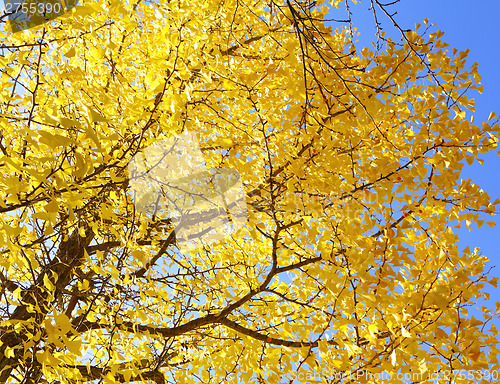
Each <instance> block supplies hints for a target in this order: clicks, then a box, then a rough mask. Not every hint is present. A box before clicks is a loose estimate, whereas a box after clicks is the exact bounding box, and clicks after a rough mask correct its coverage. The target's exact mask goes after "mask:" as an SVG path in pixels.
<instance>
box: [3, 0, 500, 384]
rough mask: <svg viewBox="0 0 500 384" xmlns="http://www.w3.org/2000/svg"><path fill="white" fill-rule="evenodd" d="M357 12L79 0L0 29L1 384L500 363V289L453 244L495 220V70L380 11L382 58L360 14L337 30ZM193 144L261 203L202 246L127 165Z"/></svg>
mask: <svg viewBox="0 0 500 384" xmlns="http://www.w3.org/2000/svg"><path fill="white" fill-rule="evenodd" d="M353 3H354V1H353V2H352V3H351V2H350V0H347V1H340V0H330V1H324V0H317V1H310V0H304V1H299V0H286V1H279V0H271V1H247V0H211V1H200V0H151V1H146V0H142V1H141V0H104V1H101V0H99V1H97V0H84V1H80V2H79V5H78V6H76V7H74V8H73V9H71V10H70V11H68V12H66V13H65V14H64V15H62V16H60V17H57V18H54V19H53V20H51V21H48V22H46V23H45V24H41V25H39V26H36V27H33V28H30V29H27V30H24V31H18V32H15V33H12V32H9V31H5V32H3V33H2V35H1V41H0V48H1V49H2V57H1V58H0V61H1V63H2V76H1V81H0V95H1V104H0V134H1V135H0V150H1V156H0V168H1V172H0V190H1V194H0V195H1V198H0V212H1V215H0V284H1V285H0V294H1V299H0V320H1V322H0V383H87V382H94V383H115V382H116V383H128V382H144V383H148V382H149V383H167V382H171V383H221V382H237V383H240V382H244V383H250V382H255V383H264V382H273V383H274V382H275V383H277V382H295V383H312V382H320V381H321V380H323V379H324V380H326V381H327V382H343V381H346V380H352V381H354V382H367V381H368V382H382V381H383V382H394V383H399V382H401V374H408V375H409V374H415V373H417V374H420V375H421V378H420V379H419V380H413V381H421V382H425V381H429V380H431V379H432V378H433V377H434V378H436V377H437V376H432V375H437V374H439V375H441V376H439V378H440V379H448V380H451V379H454V378H457V376H456V374H457V373H463V372H464V370H467V372H469V373H471V372H472V373H475V374H476V376H477V373H478V372H480V371H481V370H487V371H488V372H494V371H495V370H497V369H498V360H497V354H498V341H497V338H496V337H497V334H498V332H497V330H496V328H495V326H494V325H493V321H494V320H495V318H498V314H499V309H500V305H499V304H496V307H495V305H489V306H482V307H480V308H479V309H478V310H475V312H474V313H473V308H474V307H475V306H477V303H479V302H488V303H492V301H491V300H489V297H488V295H487V293H485V292H484V287H485V284H492V285H495V286H496V280H497V279H496V278H493V276H492V275H491V274H489V273H488V270H489V264H488V259H487V258H486V256H484V255H482V254H481V252H480V251H479V250H478V249H474V250H471V249H469V248H466V249H460V248H459V247H458V237H457V234H456V228H458V227H460V226H461V225H464V226H467V227H471V226H475V224H477V226H481V225H482V224H483V223H484V221H485V220H486V221H487V224H489V225H494V221H493V218H492V217H491V216H494V215H495V213H496V212H497V207H496V203H495V202H492V201H490V200H491V199H490V196H489V195H488V194H487V193H486V192H484V191H483V190H481V189H480V187H479V186H477V185H475V184H473V183H472V181H471V180H463V179H461V178H460V171H461V169H462V167H463V166H464V165H466V164H471V163H472V162H473V161H475V159H478V160H480V158H479V157H478V156H479V155H480V154H481V153H486V152H489V151H494V150H496V148H497V142H498V139H499V125H498V119H497V117H496V115H495V114H493V113H492V115H491V116H490V120H489V121H487V122H480V123H477V122H474V120H473V117H472V116H473V115H472V113H473V112H474V100H473V99H472V98H471V94H472V95H473V94H474V92H475V91H481V89H482V86H481V85H480V80H481V78H480V76H479V75H478V72H477V66H476V65H475V64H473V65H470V64H468V63H467V62H466V58H467V52H458V51H456V50H455V49H451V48H448V47H447V45H446V44H445V43H444V42H443V41H442V40H441V38H442V35H443V33H442V32H440V31H437V30H435V28H433V27H432V26H431V25H429V24H428V21H427V20H425V21H422V22H423V25H417V26H416V27H415V28H414V29H413V30H411V31H408V30H406V29H402V28H401V27H400V26H399V25H398V24H397V22H396V20H393V18H394V16H393V15H394V12H395V9H397V2H394V3H391V4H384V3H381V2H380V1H378V0H371V1H368V0H362V2H361V3H362V5H363V4H364V5H365V6H366V7H368V6H371V7H372V10H373V14H374V16H375V20H376V22H377V24H376V25H377V26H378V36H376V38H377V41H378V42H377V43H376V44H375V45H374V46H373V48H371V49H370V48H366V47H365V48H363V47H361V46H359V45H357V43H356V41H355V40H356V32H355V27H356V25H355V23H354V21H353V19H351V18H349V20H338V21H335V22H333V21H328V19H329V18H335V15H336V14H340V15H344V14H347V15H349V14H350V8H349V7H351V6H353ZM346 7H347V8H346ZM332 15H333V17H332ZM342 17H343V16H342ZM383 20H385V22H384V21H383ZM2 21H5V17H4V18H2ZM383 28H386V30H387V28H391V31H392V32H391V33H389V34H387V35H385V34H384V33H385V31H384V30H383ZM389 36H392V38H389ZM394 36H397V38H395V37H394ZM374 37H375V36H374ZM186 132H190V133H192V134H194V135H195V136H196V138H197V140H198V141H199V147H200V150H201V152H202V154H203V160H204V162H205V164H206V165H207V167H210V168H212V169H221V168H222V169H224V168H227V169H231V170H234V171H235V172H237V173H238V175H239V177H240V180H241V183H242V186H243V188H244V192H245V195H246V196H245V200H246V208H247V212H248V220H247V221H245V223H244V225H242V226H241V228H239V229H238V230H236V231H233V232H232V233H231V234H230V235H229V236H227V237H225V238H223V239H221V240H218V241H215V242H212V243H210V244H209V245H205V246H203V247H198V248H194V249H189V250H184V249H182V248H180V247H179V246H178V243H177V241H176V235H175V230H174V227H173V224H172V218H171V217H169V215H168V211H166V210H163V211H160V212H159V213H158V214H149V213H148V212H147V211H141V210H138V209H137V207H136V205H135V204H134V196H133V194H132V192H131V182H130V181H131V180H130V174H129V164H130V162H131V160H132V159H133V158H134V156H136V155H138V154H141V153H143V151H144V150H145V149H146V148H148V147H150V146H151V145H154V144H155V143H159V142H162V141H164V140H168V139H169V138H172V137H176V135H181V134H185V133H186ZM497 372H498V371H497ZM382 373H385V374H387V375H389V376H386V377H384V378H382V376H381V374H382ZM396 374H400V376H399V377H398V376H397V375H396ZM391 375H392V376H391ZM446 375H447V376H446ZM410 378H411V376H410ZM483 378H484V377H483ZM472 379H473V378H471V377H470V375H469V376H468V377H466V378H465V380H466V381H467V380H469V381H471V380H472ZM476 379H477V377H476Z"/></svg>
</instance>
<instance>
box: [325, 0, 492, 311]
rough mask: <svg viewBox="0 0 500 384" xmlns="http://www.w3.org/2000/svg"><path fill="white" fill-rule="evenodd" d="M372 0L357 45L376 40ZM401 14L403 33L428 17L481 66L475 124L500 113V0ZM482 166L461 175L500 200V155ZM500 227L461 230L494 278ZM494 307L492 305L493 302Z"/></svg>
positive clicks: (357, 17)
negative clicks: (481, 85)
mask: <svg viewBox="0 0 500 384" xmlns="http://www.w3.org/2000/svg"><path fill="white" fill-rule="evenodd" d="M369 6H370V1H368V0H361V2H360V4H358V6H356V7H352V8H351V11H352V12H353V25H354V26H355V27H357V28H358V31H359V32H361V36H360V37H359V43H361V44H362V45H369V44H370V41H372V40H373V39H374V36H375V24H374V20H373V13H372V11H370V10H368V8H369ZM388 9H390V10H392V12H397V14H396V15H395V16H394V18H395V19H396V21H397V22H398V24H399V25H400V26H401V28H402V29H414V26H415V24H416V23H420V24H423V20H424V19H425V18H428V19H429V23H430V24H435V26H434V27H433V29H431V32H434V31H435V30H441V31H443V32H444V33H445V35H444V36H443V37H442V40H443V41H445V42H446V43H448V44H449V45H450V47H449V49H450V50H451V48H452V47H455V48H457V49H458V50H465V49H469V50H470V53H469V56H468V63H469V65H472V64H473V63H474V62H477V63H478V70H479V74H480V75H481V77H482V80H483V81H482V82H483V84H484V91H483V93H482V94H479V93H477V92H476V93H470V97H473V98H474V99H475V101H476V113H475V117H474V119H475V122H476V123H478V122H481V121H486V120H487V119H488V116H489V114H490V112H492V111H495V112H496V113H497V115H500V102H499V98H500V70H499V63H500V21H499V20H498V15H499V14H500V2H498V0H481V1H474V2H473V1H470V0H454V1H452V0H433V1H431V0H418V1H415V0H401V1H400V2H399V3H398V4H396V5H394V6H392V7H390V8H388ZM339 13H340V14H336V12H335V11H334V12H331V13H330V16H331V17H334V18H337V19H340V18H342V16H344V13H343V12H339ZM379 13H380V14H379V15H378V17H379V21H381V22H383V25H384V26H385V28H384V30H385V31H386V32H387V33H388V34H389V35H391V36H393V38H394V39H396V38H397V39H398V40H399V37H398V35H397V34H396V33H395V31H394V27H393V26H392V24H391V23H390V21H389V20H388V18H387V17H386V16H385V15H383V14H382V13H381V12H379ZM482 158H483V159H484V164H483V165H480V164H479V163H478V162H475V163H474V164H473V165H472V166H468V165H466V166H465V167H464V168H463V170H462V174H461V177H462V178H464V179H468V178H470V179H472V180H473V182H474V183H475V184H477V185H479V186H480V187H481V188H482V189H483V190H485V191H486V192H488V193H489V194H490V196H491V197H492V200H493V201H494V200H495V199H496V198H500V156H499V155H498V153H497V152H494V153H490V154H483V155H482ZM494 219H495V221H496V222H497V227H495V228H491V227H489V226H487V225H483V226H482V227H481V228H480V229H478V228H477V227H475V226H473V227H472V231H471V232H469V231H468V230H467V229H466V228H465V226H464V228H463V229H458V230H457V232H458V235H459V237H460V249H463V248H465V247H466V246H469V247H470V248H471V249H474V247H480V248H481V252H482V253H483V254H484V255H486V256H487V257H488V258H489V259H490V266H495V268H494V269H493V270H492V272H491V277H494V276H496V277H500V245H499V240H500V215H499V216H497V217H496V218H494ZM486 290H487V292H489V293H490V294H491V300H492V301H493V302H494V301H496V300H500V286H499V288H498V289H495V288H493V287H492V286H491V285H487V286H486ZM492 304H493V303H492Z"/></svg>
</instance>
